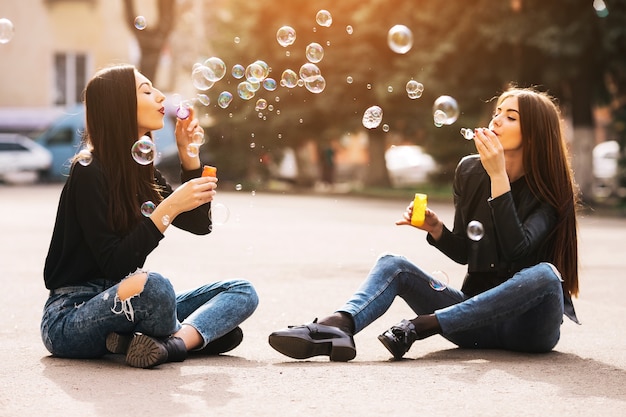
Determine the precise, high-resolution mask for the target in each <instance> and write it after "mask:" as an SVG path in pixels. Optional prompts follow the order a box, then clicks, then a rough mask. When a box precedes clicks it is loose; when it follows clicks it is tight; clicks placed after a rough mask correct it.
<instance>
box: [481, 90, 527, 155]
mask: <svg viewBox="0 0 626 417" xmlns="http://www.w3.org/2000/svg"><path fill="white" fill-rule="evenodd" d="M489 129H490V130H492V131H493V132H494V133H495V134H496V136H498V139H499V140H500V143H501V144H502V147H503V148H504V150H505V151H516V150H521V149H522V128H521V125H520V120H519V106H518V103H517V97H507V98H505V99H504V100H502V102H501V103H500V104H498V107H497V108H496V111H495V112H494V114H493V117H492V118H491V122H490V123H489Z"/></svg>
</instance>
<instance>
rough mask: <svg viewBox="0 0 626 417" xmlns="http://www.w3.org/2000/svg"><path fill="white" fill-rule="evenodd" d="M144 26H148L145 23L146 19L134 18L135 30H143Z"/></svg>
mask: <svg viewBox="0 0 626 417" xmlns="http://www.w3.org/2000/svg"><path fill="white" fill-rule="evenodd" d="M146 26H148V23H147V22H146V18H145V17H143V16H137V17H136V18H135V28H137V29H139V30H144V29H145V28H146Z"/></svg>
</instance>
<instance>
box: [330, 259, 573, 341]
mask: <svg viewBox="0 0 626 417" xmlns="http://www.w3.org/2000/svg"><path fill="white" fill-rule="evenodd" d="M431 279H432V277H431V276H430V275H429V274H427V273H425V272H424V271H422V270H421V269H419V268H418V267H417V266H416V265H414V264H413V263H411V262H410V261H408V260H407V259H406V258H404V257H402V256H396V255H389V254H386V255H383V256H381V257H380V258H379V259H378V261H377V262H376V264H375V265H374V267H373V268H372V270H371V271H370V273H369V276H368V277H367V279H366V280H365V282H364V283H363V285H362V286H361V288H360V289H359V290H358V291H357V292H356V293H355V294H354V295H353V296H352V297H351V298H350V300H349V301H348V302H347V303H346V304H345V305H344V306H342V307H341V308H340V309H338V310H337V311H340V312H345V313H348V314H350V315H351V316H352V318H353V320H354V327H355V333H357V332H359V331H361V330H363V329H364V328H365V327H367V326H368V325H369V324H370V323H372V322H373V321H374V320H376V319H377V318H378V317H380V316H381V315H383V314H384V313H385V312H386V311H387V310H388V309H389V307H390V306H391V303H392V302H393V300H394V298H395V297H396V296H400V297H401V298H403V299H404V300H405V301H406V302H407V304H408V305H409V307H411V309H412V310H413V311H414V312H415V313H416V314H417V315H426V314H433V313H434V314H435V315H436V317H437V320H438V321H439V325H440V327H441V330H442V335H443V337H445V338H446V339H448V340H449V341H451V342H452V343H454V344H456V345H457V346H459V347H462V348H477V349H487V348H495V349H508V350H515V351H522V352H547V351H550V350H552V348H554V346H556V344H557V342H558V340H559V337H560V327H561V324H562V323H563V289H562V286H561V277H560V274H559V273H558V271H556V268H554V267H553V266H552V265H551V264H549V263H541V264H538V265H535V266H533V267H530V268H527V269H524V270H522V271H520V272H518V273H517V274H515V275H513V277H511V278H510V279H509V280H507V281H505V282H504V283H502V284H500V285H498V286H497V287H495V288H492V289H490V290H488V291H485V292H483V293H481V294H478V295H476V296H474V297H467V296H466V295H465V294H463V293H462V292H461V291H458V290H455V289H452V288H450V287H447V288H446V289H445V290H443V291H435V290H433V288H432V287H431V285H430V280H431Z"/></svg>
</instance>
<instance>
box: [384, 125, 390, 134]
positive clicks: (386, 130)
mask: <svg viewBox="0 0 626 417" xmlns="http://www.w3.org/2000/svg"><path fill="white" fill-rule="evenodd" d="M383 132H385V133H387V132H389V125H388V124H387V123H385V124H383Z"/></svg>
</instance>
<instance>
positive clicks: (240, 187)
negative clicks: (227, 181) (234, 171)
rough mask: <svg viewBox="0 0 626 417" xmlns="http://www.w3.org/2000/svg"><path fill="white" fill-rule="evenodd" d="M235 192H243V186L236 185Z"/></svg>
mask: <svg viewBox="0 0 626 417" xmlns="http://www.w3.org/2000/svg"><path fill="white" fill-rule="evenodd" d="M235 190H237V191H241V190H243V186H242V185H241V184H237V185H235Z"/></svg>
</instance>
